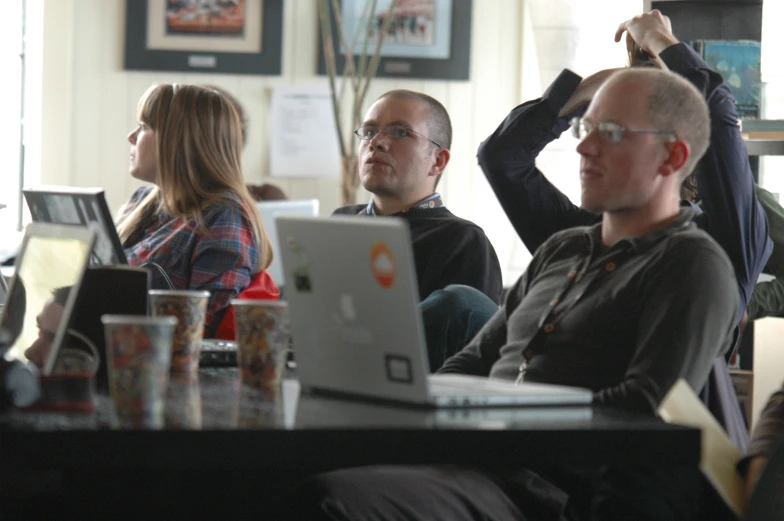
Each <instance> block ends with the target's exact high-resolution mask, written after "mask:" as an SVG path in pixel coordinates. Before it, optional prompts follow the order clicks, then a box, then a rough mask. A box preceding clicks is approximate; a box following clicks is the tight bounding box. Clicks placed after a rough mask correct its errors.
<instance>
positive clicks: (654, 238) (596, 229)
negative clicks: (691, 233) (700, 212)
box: [586, 205, 697, 253]
mask: <svg viewBox="0 0 784 521" xmlns="http://www.w3.org/2000/svg"><path fill="white" fill-rule="evenodd" d="M695 215H697V212H695V210H694V209H693V208H692V207H691V206H690V205H689V206H681V208H680V211H679V213H678V217H676V218H675V220H673V221H672V222H670V223H669V224H667V225H666V226H664V227H663V228H660V229H658V230H656V231H654V232H651V233H646V234H645V235H642V236H640V237H628V238H626V239H621V240H620V241H618V242H617V243H616V244H613V245H612V246H610V247H609V248H607V250H605V251H609V250H612V251H615V250H616V249H617V247H621V248H622V249H626V248H631V249H632V250H633V251H635V252H638V253H639V252H643V251H645V250H648V249H650V248H651V247H652V246H653V245H654V244H656V243H657V242H659V240H660V239H662V238H663V237H666V236H667V235H669V234H670V233H671V232H672V231H673V230H675V229H677V228H683V227H686V226H690V225H692V222H691V221H692V219H694V216H695ZM586 235H587V239H588V244H589V245H590V250H591V252H593V251H594V248H595V247H597V246H596V245H599V244H601V241H602V223H601V221H600V222H599V223H597V224H595V225H593V226H591V227H590V228H588V230H587V231H586Z"/></svg>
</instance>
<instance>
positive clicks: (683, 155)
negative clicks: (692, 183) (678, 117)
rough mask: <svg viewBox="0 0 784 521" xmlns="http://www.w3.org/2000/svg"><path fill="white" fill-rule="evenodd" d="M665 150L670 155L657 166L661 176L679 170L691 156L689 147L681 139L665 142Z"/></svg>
mask: <svg viewBox="0 0 784 521" xmlns="http://www.w3.org/2000/svg"><path fill="white" fill-rule="evenodd" d="M667 150H668V151H669V152H670V155H669V156H667V158H666V159H665V160H664V163H662V165H661V166H660V167H659V174H661V175H663V176H670V175H672V174H674V173H676V172H680V171H681V169H682V168H683V166H684V165H685V164H686V161H688V160H689V157H690V156H691V147H690V146H689V144H688V143H687V142H685V141H683V140H682V139H677V140H675V141H672V142H670V143H667Z"/></svg>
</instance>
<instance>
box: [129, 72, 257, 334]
mask: <svg viewBox="0 0 784 521" xmlns="http://www.w3.org/2000/svg"><path fill="white" fill-rule="evenodd" d="M137 112H138V120H139V123H138V126H137V127H136V128H135V129H134V130H133V131H132V132H131V133H130V134H128V141H129V142H130V144H131V157H130V173H131V175H132V176H133V177H135V178H137V179H140V180H142V181H147V182H150V183H153V184H154V185H155V186H153V187H144V188H140V189H138V190H137V191H136V192H135V193H134V194H133V196H132V197H131V199H130V201H129V202H128V203H127V204H126V205H125V206H124V208H123V209H122V210H121V214H120V217H119V218H118V221H117V231H118V233H119V235H120V239H121V240H122V242H123V246H124V247H125V253H126V255H127V257H128V263H129V264H131V265H133V266H140V265H147V266H152V267H154V268H155V269H153V270H152V271H153V287H163V288H165V287H167V286H168V287H172V288H174V289H200V290H208V291H209V292H210V300H209V304H208V306H207V317H206V324H205V330H204V336H205V337H208V338H209V337H212V335H213V333H214V332H215V329H216V328H217V326H218V324H219V323H220V321H221V319H222V317H223V314H224V313H225V311H226V308H227V307H228V306H229V303H230V301H231V299H232V298H234V297H236V296H237V295H238V294H239V293H240V292H241V291H242V290H243V289H245V288H246V287H248V285H249V284H250V283H251V280H252V278H253V277H254V276H255V275H256V274H258V273H259V272H261V271H262V270H264V269H265V268H266V267H267V266H269V264H270V262H271V261H272V249H271V245H270V241H269V238H268V237H267V234H266V232H265V231H264V227H263V225H262V223H261V218H260V216H259V213H258V210H257V209H256V205H255V203H254V201H253V198H252V197H251V196H250V194H249V193H248V189H247V188H246V185H245V178H244V176H243V174H242V169H241V166H240V156H241V150H242V125H241V120H240V117H239V115H238V114H237V111H236V109H235V108H234V106H233V105H232V103H231V102H230V101H229V100H228V99H227V98H226V97H225V96H224V95H223V94H221V93H219V92H218V91H216V90H214V89H209V88H205V87H199V86H195V85H177V84H176V83H175V84H160V85H155V86H153V87H150V88H149V89H148V90H147V92H145V93H144V95H143V96H142V97H141V99H140V100H139V106H138V111H137Z"/></svg>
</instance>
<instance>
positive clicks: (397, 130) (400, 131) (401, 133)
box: [386, 125, 408, 139]
mask: <svg viewBox="0 0 784 521" xmlns="http://www.w3.org/2000/svg"><path fill="white" fill-rule="evenodd" d="M386 132H387V136H389V137H391V138H392V139H400V138H401V137H406V134H408V129H406V127H402V126H400V125H390V126H388V127H387V131H386Z"/></svg>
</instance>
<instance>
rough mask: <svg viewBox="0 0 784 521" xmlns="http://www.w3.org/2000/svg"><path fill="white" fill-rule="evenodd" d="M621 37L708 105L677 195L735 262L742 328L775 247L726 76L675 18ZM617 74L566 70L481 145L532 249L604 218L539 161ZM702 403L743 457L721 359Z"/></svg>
mask: <svg viewBox="0 0 784 521" xmlns="http://www.w3.org/2000/svg"><path fill="white" fill-rule="evenodd" d="M624 32H626V44H627V49H628V52H629V56H630V62H631V64H632V65H646V64H647V65H653V66H655V67H656V68H664V69H665V70H669V71H670V72H672V73H675V74H677V75H679V76H681V77H683V78H685V79H686V80H688V81H689V82H690V83H692V85H694V86H695V87H696V88H697V90H698V91H700V92H701V93H702V96H703V98H704V99H705V100H706V102H707V104H708V109H709V112H710V117H711V146H710V147H709V149H708V151H707V153H706V154H705V156H704V157H703V159H702V160H701V161H700V163H699V164H698V166H697V167H696V168H695V173H693V174H692V175H691V176H689V177H687V179H686V180H685V182H684V187H683V189H682V191H681V197H682V198H683V199H684V203H683V204H686V205H691V206H693V207H694V208H695V210H696V211H698V212H700V214H699V215H697V216H696V217H695V222H696V223H697V225H698V226H700V227H701V228H702V229H704V230H706V231H707V232H708V233H709V234H710V235H711V237H713V239H715V240H716V242H717V243H718V244H719V245H720V246H721V247H722V248H723V249H724V251H725V252H726V253H727V255H728V256H729V258H730V261H731V262H732V265H733V268H734V271H735V277H736V280H737V285H736V287H737V295H736V299H737V300H739V302H740V306H739V308H738V316H737V317H736V322H737V321H740V319H741V315H743V312H744V310H745V309H746V306H747V304H748V303H749V300H750V298H751V294H752V291H753V290H754V286H755V283H756V281H757V278H758V277H759V274H760V272H761V271H762V268H763V266H765V263H766V262H767V259H768V258H769V257H770V254H771V250H772V243H771V242H770V239H769V238H768V221H767V218H766V216H765V213H764V211H763V209H762V207H761V206H760V204H759V203H758V200H757V196H756V195H755V189H754V179H753V176H752V173H751V168H750V166H749V160H748V154H747V151H746V146H745V144H744V143H743V140H742V138H741V135H740V128H739V127H738V124H737V122H738V117H737V113H736V109H735V103H734V98H733V96H732V92H731V91H730V88H729V86H728V85H727V84H726V83H725V82H724V80H723V79H722V77H721V75H720V74H718V73H717V72H715V71H713V70H711V69H710V68H709V67H708V65H707V64H706V63H705V62H704V60H702V58H700V56H699V55H697V54H696V53H695V52H694V51H693V50H692V49H691V47H689V46H688V45H686V44H684V43H680V42H678V40H677V39H676V38H675V36H674V35H673V34H672V28H671V25H670V21H669V19H668V18H667V17H666V16H663V15H662V14H661V13H660V12H659V11H657V10H653V11H651V12H650V13H646V14H642V15H639V16H636V17H634V18H632V19H631V20H628V21H625V22H624V23H622V24H621V25H620V26H619V28H618V31H617V33H616V35H615V38H616V41H620V40H621V37H622V35H623V33H624ZM615 72H616V70H606V71H600V72H598V73H596V74H594V75H592V76H589V77H587V78H585V79H582V78H580V77H579V76H578V75H576V74H574V73H572V72H571V71H568V70H564V71H563V72H562V73H561V74H560V75H559V76H558V77H557V78H556V80H555V81H554V82H553V83H552V85H550V87H549V88H548V89H547V91H546V92H545V94H544V96H542V98H540V99H537V100H533V101H529V102H527V103H523V104H522V105H520V106H518V107H516V108H514V109H513V110H512V111H511V112H510V114H509V115H508V116H507V117H506V119H505V120H504V121H503V122H502V123H501V125H500V126H499V127H498V129H496V131H495V132H494V133H493V134H491V135H490V137H488V138H487V139H486V140H485V141H484V142H483V143H482V144H481V145H480V146H479V150H478V152H477V156H478V160H479V165H480V166H481V167H482V170H483V172H484V173H485V176H486V177H487V179H488V181H489V183H490V186H491V187H492V188H493V191H494V192H495V194H496V197H497V198H498V200H499V202H500V203H501V206H502V207H503V208H504V211H505V212H506V214H507V216H508V217H509V220H510V221H511V223H512V225H513V226H514V228H515V230H516V232H517V234H518V235H519V236H520V238H521V239H522V240H523V242H524V243H525V245H526V247H527V248H528V249H529V250H530V251H531V252H534V251H536V250H537V248H539V247H540V246H541V245H542V244H543V243H544V242H545V241H546V240H547V239H548V238H549V237H551V236H552V235H553V234H555V233H557V232H559V231H561V230H565V229H568V228H571V227H573V226H585V225H591V224H593V223H596V222H598V221H599V220H600V219H601V216H600V215H599V214H597V213H596V212H592V211H590V209H589V208H586V207H585V206H583V207H579V206H577V205H575V204H573V203H572V202H571V201H570V200H569V198H568V197H567V196H566V195H564V194H563V193H561V192H560V191H559V190H558V189H557V188H556V187H555V186H554V185H553V184H552V183H550V181H548V180H547V178H546V177H545V176H544V175H543V174H542V172H541V171H540V170H539V169H538V168H537V167H536V158H537V156H538V155H539V153H540V152H541V151H542V150H543V149H544V148H545V147H546V146H547V145H548V144H549V143H550V142H552V141H553V140H555V139H557V138H558V137H559V136H560V135H561V134H562V133H563V132H564V131H565V130H566V129H567V128H569V123H570V120H571V118H572V117H574V116H580V115H581V114H582V113H583V112H584V111H585V107H586V105H587V104H588V103H589V102H590V101H591V100H592V98H593V96H594V94H595V92H596V90H597V89H598V88H599V87H600V86H601V85H602V83H603V82H604V81H606V80H607V78H608V77H611V76H612V75H613V74H614V73H615ZM655 103H656V105H659V106H663V105H667V104H669V103H670V101H669V100H667V99H657V100H655ZM578 121H579V120H578ZM617 123H618V122H615V121H605V122H598V121H596V122H590V124H592V125H594V126H597V125H598V131H599V133H600V135H601V136H603V139H605V140H614V139H617V138H618V137H620V136H621V135H623V134H624V133H623V132H619V131H618V128H617ZM585 130H587V128H586V127H585V126H582V127H574V126H573V127H572V132H573V133H574V132H577V135H582V134H583V133H584V132H585ZM626 132H627V133H628V132H629V129H627V130H626ZM695 179H696V182H695ZM695 185H696V187H697V188H698V192H699V193H698V197H699V200H700V207H699V208H698V207H697V206H696V205H695V204H694V203H693V202H692V201H691V199H693V198H694V196H695V194H694V191H693V189H694V186H695ZM584 189H585V188H584ZM691 327H693V328H694V330H695V332H696V331H700V330H702V327H703V326H702V324H697V323H695V324H693V325H692V326H691ZM695 334H696V333H695ZM737 334H738V335H739V331H738V333H737ZM732 344H733V341H730V342H728V343H727V345H726V346H725V347H726V349H725V350H724V352H723V353H722V355H724V353H727V352H728V351H729V350H730V346H731V345H732ZM702 398H703V400H704V401H705V403H706V405H707V406H708V408H709V409H710V410H711V412H712V413H713V414H714V416H715V417H716V419H717V420H718V421H719V423H721V424H722V426H723V427H724V428H725V430H726V431H727V432H728V434H729V435H730V437H731V438H732V439H733V441H734V442H735V444H736V445H737V446H738V448H739V449H740V450H741V451H743V450H745V447H746V445H747V444H748V428H747V426H746V425H745V422H744V420H743V415H742V414H741V411H740V408H739V407H738V400H737V397H736V395H735V391H734V389H733V387H732V382H731V380H730V377H729V372H728V369H727V364H726V362H725V360H724V357H723V356H720V357H717V359H716V360H715V361H714V369H713V371H712V373H711V376H710V378H709V381H708V384H707V386H706V387H705V389H704V390H703V391H702Z"/></svg>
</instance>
